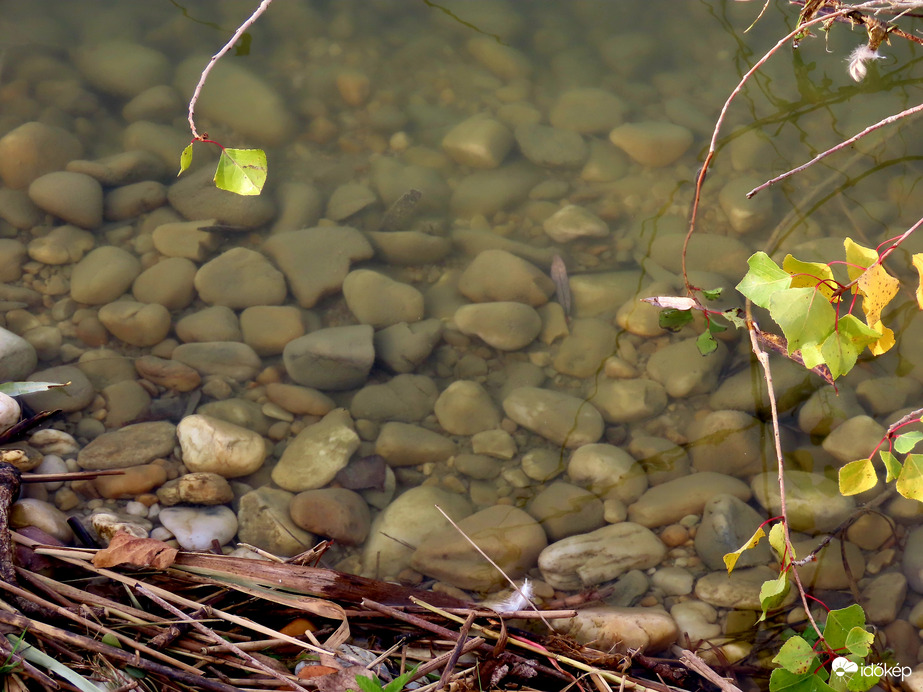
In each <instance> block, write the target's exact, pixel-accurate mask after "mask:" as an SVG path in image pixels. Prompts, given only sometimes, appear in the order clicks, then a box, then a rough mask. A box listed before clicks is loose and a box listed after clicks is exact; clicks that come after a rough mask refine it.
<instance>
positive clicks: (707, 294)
mask: <svg viewBox="0 0 923 692" xmlns="http://www.w3.org/2000/svg"><path fill="white" fill-rule="evenodd" d="M723 291H724V289H723V288H720V287H719V288H712V289H708V290H705V289H702V296H704V298H705V300H718V298H720V297H721V293H722V292H723Z"/></svg>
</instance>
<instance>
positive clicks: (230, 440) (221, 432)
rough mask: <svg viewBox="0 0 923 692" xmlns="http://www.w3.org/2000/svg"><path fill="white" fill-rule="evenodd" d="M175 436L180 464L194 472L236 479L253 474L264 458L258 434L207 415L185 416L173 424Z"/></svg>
mask: <svg viewBox="0 0 923 692" xmlns="http://www.w3.org/2000/svg"><path fill="white" fill-rule="evenodd" d="M176 437H177V439H178V440H179V445H180V447H181V448H182V450H183V463H184V464H185V465H186V468H187V469H189V470H190V471H192V472H194V473H216V474H218V475H219V476H223V477H224V478H237V477H238V476H246V475H249V474H251V473H253V472H254V471H256V470H257V469H259V468H260V467H261V466H262V465H263V461H264V460H265V459H266V445H265V444H264V442H263V438H262V437H260V435H258V434H257V433H255V432H253V431H252V430H247V429H246V428H242V427H240V426H238V425H234V424H233V423H228V422H227V421H223V420H219V419H217V418H211V417H210V416H203V415H199V414H195V415H191V416H186V417H185V418H183V419H182V420H181V421H180V422H179V425H177V426H176Z"/></svg>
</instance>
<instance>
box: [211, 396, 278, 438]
mask: <svg viewBox="0 0 923 692" xmlns="http://www.w3.org/2000/svg"><path fill="white" fill-rule="evenodd" d="M196 410H197V411H198V413H201V414H202V415H203V416H211V417H212V418H218V419H220V420H223V421H227V422H228V423H233V424H234V425H239V426H240V427H242V428H246V429H247V430H252V431H253V432H256V433H259V434H260V435H265V434H266V433H267V432H268V431H269V426H270V424H271V422H272V420H271V419H270V418H269V417H267V416H266V415H264V414H263V407H262V406H260V404H258V403H256V402H255V401H250V400H249V399H240V398H237V397H232V398H230V399H221V400H219V401H210V402H208V403H207V404H202V405H200V406H199V407H198V409H196Z"/></svg>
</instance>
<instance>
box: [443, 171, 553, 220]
mask: <svg viewBox="0 0 923 692" xmlns="http://www.w3.org/2000/svg"><path fill="white" fill-rule="evenodd" d="M541 179H542V176H541V173H540V172H539V169H538V168H536V167H535V166H533V165H532V164H531V163H528V162H525V161H514V162H513V163H508V164H504V165H502V166H500V167H499V168H494V169H491V170H484V171H476V172H474V173H472V174H471V175H468V176H465V177H464V178H462V179H461V180H459V181H458V185H456V186H455V189H454V190H453V191H452V198H451V200H450V208H451V210H452V213H453V214H455V215H456V216H460V217H463V218H470V217H472V216H474V215H476V214H483V215H484V216H486V217H488V218H490V217H491V216H493V215H494V214H496V213H497V212H498V211H502V210H504V209H509V208H510V207H512V206H513V205H515V204H518V203H520V202H523V201H524V200H525V199H526V198H527V197H528V196H529V190H531V189H532V187H533V186H534V185H535V184H536V183H537V182H539V181H540V180H541ZM491 235H493V234H491Z"/></svg>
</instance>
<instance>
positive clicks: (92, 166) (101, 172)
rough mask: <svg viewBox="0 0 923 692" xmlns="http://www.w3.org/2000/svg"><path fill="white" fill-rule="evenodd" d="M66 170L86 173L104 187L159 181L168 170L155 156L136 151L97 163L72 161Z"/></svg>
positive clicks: (98, 160) (108, 157) (124, 152)
mask: <svg viewBox="0 0 923 692" xmlns="http://www.w3.org/2000/svg"><path fill="white" fill-rule="evenodd" d="M171 117H172V113H171ZM66 170H68V171H73V172H74V173H84V174H86V175H88V176H90V177H91V178H95V179H96V180H98V181H99V184H100V185H103V186H104V187H116V186H119V185H131V184H132V183H139V182H142V181H145V180H146V181H151V180H159V179H160V178H163V177H164V174H165V173H166V172H167V170H168V169H167V167H166V165H165V164H164V162H163V161H161V160H160V158H158V157H157V156H155V155H154V154H152V153H150V152H148V151H142V150H140V149H134V150H131V151H121V152H119V153H117V154H113V155H112V156H104V157H103V158H101V159H96V160H95V161H71V162H70V163H68V164H67V169H66Z"/></svg>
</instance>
